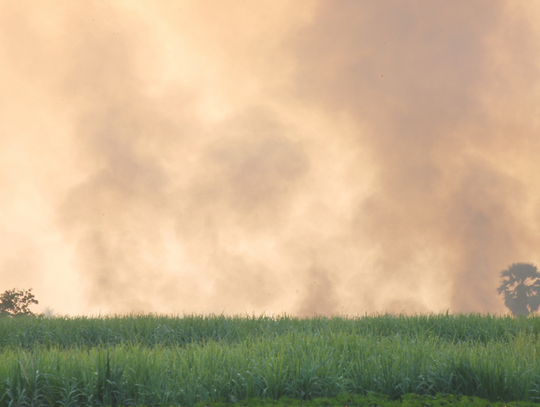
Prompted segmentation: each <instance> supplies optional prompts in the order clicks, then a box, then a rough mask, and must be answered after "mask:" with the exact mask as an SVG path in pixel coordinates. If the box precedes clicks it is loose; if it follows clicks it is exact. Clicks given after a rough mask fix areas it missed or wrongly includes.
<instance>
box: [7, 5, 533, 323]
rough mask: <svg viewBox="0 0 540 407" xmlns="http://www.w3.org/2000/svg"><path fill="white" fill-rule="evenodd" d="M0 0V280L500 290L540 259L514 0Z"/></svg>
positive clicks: (249, 309) (230, 290) (81, 294)
mask: <svg viewBox="0 0 540 407" xmlns="http://www.w3.org/2000/svg"><path fill="white" fill-rule="evenodd" d="M0 6H1V7H0V61H2V64H0V86H1V88H2V89H3V91H2V93H1V94H0V169H1V171H0V220H1V221H0V243H1V244H2V248H3V250H2V254H1V255H0V272H1V276H2V284H3V286H2V287H0V291H4V290H7V289H11V288H13V287H19V288H29V287H33V288H34V293H35V295H36V298H37V299H38V300H39V301H40V305H42V306H43V308H44V307H46V306H48V307H51V308H53V309H54V310H55V311H56V312H59V313H61V314H72V315H74V314H97V313H102V314H103V313H108V312H114V313H124V312H131V311H133V312H160V313H182V312H186V313H191V312H196V313H210V312H215V313H222V312H224V313H227V314H236V313H248V314H251V313H257V314H258V313H262V312H265V313H266V314H274V313H282V312H287V313H290V314H294V315H301V316H310V315H315V314H342V313H344V314H364V313H366V312H367V313H372V312H407V313H412V312H421V313H426V312H441V311H445V310H447V309H449V310H450V311H451V312H492V313H496V312H504V306H503V302H502V299H501V298H500V297H499V296H498V295H497V292H496V288H497V286H498V284H499V281H500V272H501V271H502V270H503V269H505V268H507V267H508V266H509V265H510V264H512V263H515V262H531V263H535V264H538V263H540V234H539V233H540V230H539V226H540V210H539V209H538V208H540V205H539V203H540V202H539V200H540V188H539V185H540V179H539V175H538V174H540V161H539V160H538V157H540V102H539V101H540V7H539V6H537V5H535V4H533V2H529V3H523V2H510V1H491V0H490V1H484V0H475V1H470V0H467V1H465V0H463V1H454V2H448V3H445V2H417V1H409V2H401V3H399V4H398V3H396V2H392V1H385V0H381V1H377V2H373V1H352V0H350V1H348V0H344V1H340V2H333V1H327V0H323V1H303V2H290V1H275V0H268V1H260V2H243V1H240V0H228V1H227V2H223V1H217V0H215V1H214V0H205V1H196V2H195V1H187V0H186V1H160V2H155V3H153V4H149V3H145V2H136V1H129V2H128V1H113V2H110V4H109V5H103V4H101V3H100V2H92V1H88V2H71V3H65V2H49V3H47V4H46V5H45V4H37V3H35V2H30V1H10V0H0Z"/></svg>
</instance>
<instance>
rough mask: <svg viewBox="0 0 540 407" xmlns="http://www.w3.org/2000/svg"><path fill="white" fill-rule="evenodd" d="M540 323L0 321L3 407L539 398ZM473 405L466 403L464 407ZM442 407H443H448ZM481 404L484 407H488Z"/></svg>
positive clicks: (453, 319)
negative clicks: (323, 399) (406, 397)
mask: <svg viewBox="0 0 540 407" xmlns="http://www.w3.org/2000/svg"><path fill="white" fill-rule="evenodd" d="M539 334H540V318H539V317H536V316H533V317H529V318H525V317H522V318H511V317H495V316H489V315H475V314H471V315H450V314H447V315H425V316H391V315H380V316H369V317H368V316H366V317H359V318H347V317H315V318H309V319H299V318H293V317H288V316H280V317H266V316H261V317H247V316H246V317H227V316H182V317H166V316H157V315H132V316H118V317H101V318H83V317H81V318H50V319H48V318H43V317H19V318H2V319H0V360H1V362H0V406H21V405H28V406H30V405H32V406H41V405H55V406H59V405H62V406H79V405H88V406H103V405H126V406H127V405H195V404H196V403H205V404H202V405H207V404H208V403H216V402H224V403H241V402H242V403H245V402H246V400H249V399H253V398H258V400H262V401H265V400H266V401H273V400H279V399H282V398H284V397H286V398H288V399H294V400H304V401H306V400H313V399H316V398H320V397H336V396H340V395H344V394H348V395H351V397H352V396H358V397H360V396H369V395H374V394H380V395H385V396H386V399H387V400H388V401H389V402H391V401H393V400H399V399H400V398H401V397H402V396H403V395H406V394H416V395H421V396H435V395H439V396H441V395H443V396H444V395H456V396H468V397H479V398H482V399H486V400H488V401H491V402H497V401H498V402H509V401H526V402H527V404H525V405H527V406H528V405H531V402H537V401H539V400H540V345H539V341H538V339H539ZM471 400H472V399H471ZM443 404H444V403H443ZM484 405H485V403H484Z"/></svg>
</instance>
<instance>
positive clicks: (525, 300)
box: [497, 263, 540, 316]
mask: <svg viewBox="0 0 540 407" xmlns="http://www.w3.org/2000/svg"><path fill="white" fill-rule="evenodd" d="M501 277H502V281H501V285H500V286H499V288H498V289H497V292H498V293H499V294H503V297H504V305H505V306H506V308H508V309H509V310H510V311H511V312H512V314H514V315H515V316H519V315H528V314H529V313H531V312H534V311H537V310H538V308H539V307H540V273H539V272H538V269H537V268H536V266H534V265H532V264H529V263H514V264H512V265H511V266H510V267H508V268H507V269H506V270H504V271H503V272H501Z"/></svg>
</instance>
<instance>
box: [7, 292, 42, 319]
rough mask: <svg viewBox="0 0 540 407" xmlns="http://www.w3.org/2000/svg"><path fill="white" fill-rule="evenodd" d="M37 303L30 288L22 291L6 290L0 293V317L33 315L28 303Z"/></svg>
mask: <svg viewBox="0 0 540 407" xmlns="http://www.w3.org/2000/svg"><path fill="white" fill-rule="evenodd" d="M32 304H39V303H38V301H37V300H36V299H35V296H34V294H32V289H31V288H30V289H29V290H26V291H23V290H17V289H16V288H14V289H13V290H7V291H5V292H3V293H2V294H0V317H16V316H21V315H30V316H34V313H33V312H32V311H30V308H29V307H30V305H32Z"/></svg>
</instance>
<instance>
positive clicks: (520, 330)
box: [0, 314, 540, 349]
mask: <svg viewBox="0 0 540 407" xmlns="http://www.w3.org/2000/svg"><path fill="white" fill-rule="evenodd" d="M293 332H297V333H302V334H306V335H308V334H322V335H324V334H326V333H343V334H354V335H358V336H362V337H366V336H373V337H390V336H395V335H399V336H402V337H408V338H416V337H418V336H426V335H427V336H429V337H437V338H440V339H443V340H445V341H451V342H453V343H458V342H468V341H474V342H479V343H487V342H490V341H502V342H508V341H512V340H513V339H514V338H516V337H518V336H521V335H528V336H532V337H538V335H540V317H538V316H533V317H529V318H526V317H520V318H512V317H496V316H491V315H480V314H467V315H465V314H457V315H452V314H447V315H440V314H439V315H416V316H403V315H399V316H392V315H379V316H365V317H358V318H350V317H315V318H309V319H300V318H294V317H289V316H286V315H284V316H277V317H269V316H252V317H249V316H245V317H240V316H216V315H210V316H199V315H188V316H182V317H179V316H178V317H170V316H159V315H128V316H115V317H98V318H88V317H78V318H61V317H58V318H25V317H21V318H0V347H6V346H15V347H17V348H22V349H32V348H34V347H35V346H37V345H44V346H46V347H59V348H71V347H74V346H75V347H88V346H90V347H93V346H103V345H110V346H114V345H120V344H126V343H127V344H131V345H141V346H147V347H153V346H157V345H159V346H178V345H180V346H181V345H185V344H190V343H204V342H207V341H220V342H221V341H223V342H226V343H229V344H232V343H236V342H238V341H241V340H243V339H246V338H257V337H265V338H269V337H277V336H281V335H287V334H289V333H293Z"/></svg>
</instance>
